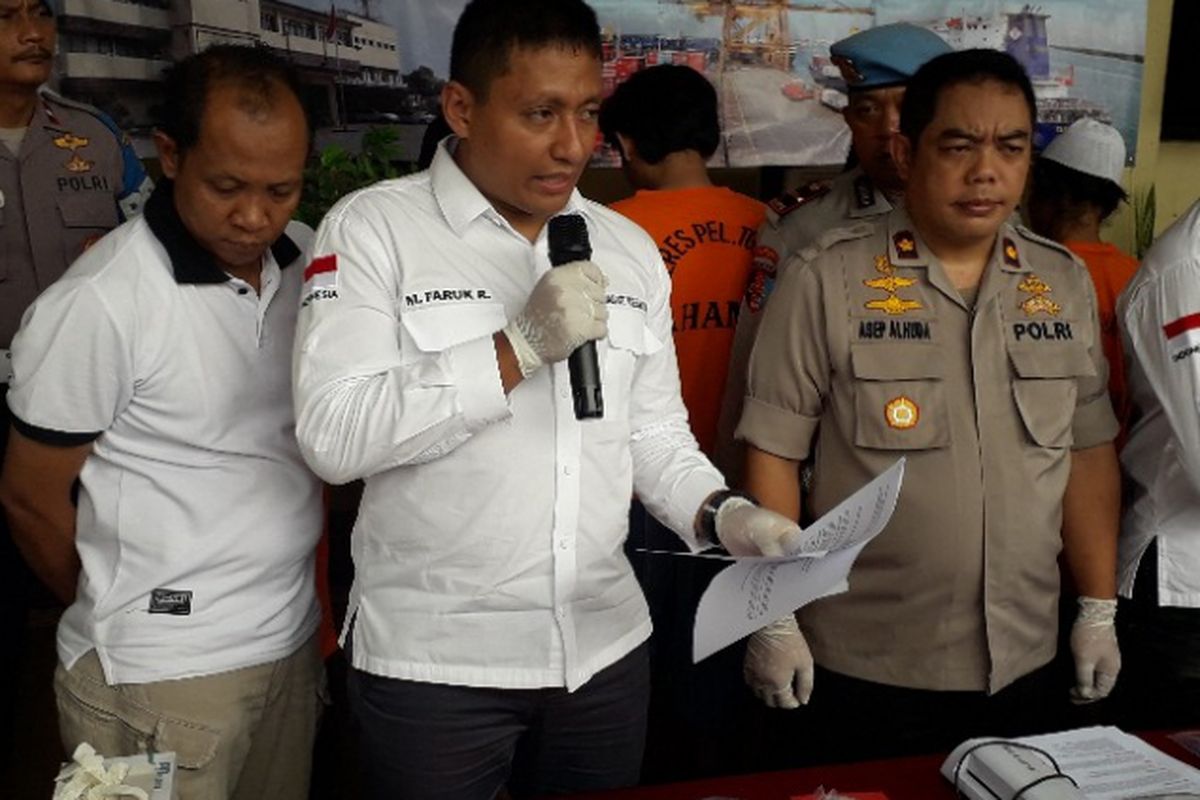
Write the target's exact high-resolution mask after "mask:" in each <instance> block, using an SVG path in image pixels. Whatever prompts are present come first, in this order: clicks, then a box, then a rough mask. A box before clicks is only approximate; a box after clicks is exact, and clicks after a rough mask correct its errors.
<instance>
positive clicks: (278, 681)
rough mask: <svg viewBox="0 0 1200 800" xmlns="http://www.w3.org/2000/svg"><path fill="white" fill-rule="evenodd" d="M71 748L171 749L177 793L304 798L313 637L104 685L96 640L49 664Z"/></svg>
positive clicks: (319, 703)
mask: <svg viewBox="0 0 1200 800" xmlns="http://www.w3.org/2000/svg"><path fill="white" fill-rule="evenodd" d="M54 691H55V696H56V698H57V701H58V720H59V728H60V731H61V734H62V740H63V746H64V747H65V748H66V750H67V754H68V756H69V755H70V754H71V753H72V752H74V750H75V748H76V747H77V746H78V745H79V744H81V743H83V742H87V743H88V744H90V745H92V747H94V748H95V749H96V752H98V753H100V754H101V755H103V756H106V757H107V756H118V755H133V754H135V753H142V752H148V751H151V750H153V751H156V752H167V751H174V752H175V754H176V759H177V761H176V764H177V771H176V776H175V786H176V791H177V795H178V799H179V800H265V798H271V799H272V800H307V798H308V784H309V777H310V775H309V773H310V771H311V766H312V748H313V739H314V738H315V736H316V730H317V722H318V720H319V719H320V715H321V710H322V708H323V707H324V698H325V697H326V692H325V671H324V665H323V664H322V662H321V656H320V652H319V649H318V644H317V639H316V637H315V636H314V637H312V638H311V639H309V640H308V641H307V642H305V643H304V644H303V645H302V646H301V647H300V648H299V649H298V650H297V651H296V652H294V653H293V654H292V655H290V656H287V657H286V658H282V659H279V660H278V661H272V662H269V663H266V664H259V665H257V666H253V667H246V668H244V669H236V670H231V671H229V672H220V673H217V674H214V675H203V676H200V677H196V678H183V679H180V680H171V681H158V682H155V683H142V684H132V683H127V684H117V685H109V684H108V683H107V682H106V681H105V679H104V673H103V672H102V671H101V668H100V659H99V657H98V656H97V655H96V651H95V650H91V651H88V652H87V653H86V654H85V655H83V656H82V657H81V658H80V659H79V660H78V661H77V662H75V665H74V666H72V667H71V669H69V670H68V669H65V668H64V667H63V665H62V664H61V663H60V664H59V665H58V669H57V670H56V671H55V674H54Z"/></svg>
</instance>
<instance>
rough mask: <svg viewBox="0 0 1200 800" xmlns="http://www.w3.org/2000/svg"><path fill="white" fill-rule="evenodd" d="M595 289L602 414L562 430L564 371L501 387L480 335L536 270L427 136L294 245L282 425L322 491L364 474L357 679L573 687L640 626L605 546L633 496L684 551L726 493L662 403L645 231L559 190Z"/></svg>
mask: <svg viewBox="0 0 1200 800" xmlns="http://www.w3.org/2000/svg"><path fill="white" fill-rule="evenodd" d="M565 213H579V214H582V215H583V217H584V219H585V220H586V222H587V228H588V232H589V235H590V240H591V245H592V249H593V256H592V260H593V261H594V262H595V263H596V264H598V265H599V266H600V268H601V269H602V270H604V272H605V274H606V275H607V276H608V281H609V284H608V309H609V321H608V328H609V334H608V337H607V339H605V340H603V341H601V342H599V343H598V354H599V360H600V364H601V380H602V383H603V392H604V418H603V419H597V420H586V421H583V422H580V421H578V420H576V419H575V414H574V411H573V407H572V401H571V388H570V378H569V374H568V368H567V365H566V363H559V364H554V365H552V366H550V367H548V368H543V369H540V370H538V371H537V372H535V373H534V374H533V375H531V376H530V377H529V378H528V379H527V380H525V381H524V382H522V383H521V384H520V385H518V386H517V387H516V388H515V389H514V390H513V391H512V392H511V393H510V394H509V395H508V396H507V397H506V396H505V393H504V390H503V388H502V386H501V382H500V376H499V370H498V367H497V362H496V353H495V347H494V345H493V342H492V335H493V333H495V332H496V331H498V330H500V329H501V328H503V327H504V325H505V322H506V320H508V319H510V318H511V317H513V316H514V315H515V314H517V313H518V312H519V311H520V310H521V309H522V308H523V307H524V305H525V302H526V301H527V300H528V299H529V294H530V292H531V291H532V289H533V286H534V284H535V283H536V282H537V280H538V278H539V277H540V276H541V275H542V274H543V273H544V272H545V271H546V270H548V269H550V262H549V258H548V254H547V241H546V231H545V230H543V231H542V233H541V234H540V235H539V236H538V239H537V241H536V242H534V243H532V244H531V243H530V242H529V240H528V239H526V238H525V237H524V236H522V235H521V234H519V233H518V232H517V231H515V230H514V229H513V228H512V227H511V226H510V225H509V224H508V222H507V221H505V220H504V218H503V217H501V216H500V214H499V213H497V212H496V211H495V210H494V209H493V208H492V206H491V205H490V204H489V203H488V201H487V199H486V198H484V196H483V195H482V194H480V193H479V190H478V189H476V188H475V186H474V185H472V184H471V182H470V180H468V178H467V177H466V176H465V175H464V174H463V173H462V171H461V170H460V169H459V168H458V166H457V165H456V164H455V163H454V159H453V157H452V156H451V155H450V153H449V151H448V150H447V145H446V144H445V143H443V145H442V146H441V147H439V150H438V153H437V155H436V157H435V159H434V162H433V165H432V167H431V169H430V170H429V171H427V172H422V173H419V174H417V175H413V176H409V177H407V178H402V179H399V180H394V181H387V182H384V183H380V184H377V185H376V186H374V187H371V188H369V189H366V190H364V191H361V192H358V193H356V194H354V195H351V196H350V197H349V198H347V199H345V200H343V201H342V202H341V203H339V204H338V205H337V206H335V207H334V209H333V210H332V211H331V212H330V213H329V215H328V216H326V218H325V220H324V221H323V222H322V223H321V227H320V229H319V230H318V233H317V238H316V240H315V241H314V243H313V255H314V260H313V262H312V264H311V265H310V266H309V268H308V275H309V279H308V282H307V283H306V285H305V289H304V299H303V300H302V303H303V304H304V307H303V309H302V310H301V312H300V321H299V323H298V327H297V332H296V335H297V353H296V364H295V385H296V419H297V424H296V430H297V436H298V437H299V439H300V445H301V448H302V449H303V450H304V454H305V456H306V457H307V458H308V459H309V462H310V463H311V464H312V465H313V468H314V469H316V470H317V472H318V473H319V474H321V475H322V476H323V477H325V478H326V479H328V480H330V481H334V482H342V481H348V480H352V479H354V478H360V477H361V478H366V491H365V493H364V495H363V499H362V505H361V507H360V509H359V515H358V520H357V522H356V524H355V528H354V538H353V552H354V563H355V570H356V571H355V584H354V588H353V590H352V592H351V597H350V609H349V613H348V615H347V618H348V620H349V619H353V618H354V617H355V615H357V622H356V623H354V648H353V661H354V666H355V667H357V668H358V669H361V670H365V671H367V672H371V673H374V674H377V675H384V676H388V677H394V678H404V679H409V680H417V681H429V682H435V683H450V684H459V685H469V686H489V687H499V688H533V687H548V686H565V687H567V688H568V689H572V690H573V689H575V688H577V687H579V686H581V685H582V684H583V683H585V682H586V681H587V680H588V679H589V678H590V677H591V676H592V675H593V674H595V673H596V672H597V671H599V670H601V669H603V668H604V667H606V666H608V665H610V664H612V663H613V662H615V661H617V660H618V659H620V658H621V657H622V656H624V655H626V654H627V653H629V652H630V651H631V650H632V649H633V648H634V647H636V646H637V645H638V644H639V643H641V642H642V641H643V640H645V639H646V637H647V636H648V635H649V633H650V619H649V615H648V613H647V610H646V603H645V600H644V599H643V597H642V594H641V590H640V588H639V586H638V583H637V580H636V579H635V577H634V575H633V570H632V569H631V567H630V565H629V562H628V560H626V558H625V555H624V552H623V550H622V542H623V540H624V538H625V536H626V533H627V528H628V514H629V501H630V497H631V495H632V494H633V492H634V491H635V490H636V492H637V494H638V495H639V496H640V497H641V499H642V500H643V502H645V504H646V505H647V507H649V508H650V510H651V511H653V512H654V514H655V516H657V517H658V518H659V519H661V520H663V522H665V523H666V524H668V525H670V526H671V527H672V528H674V529H675V530H676V531H678V532H679V533H681V534H682V535H683V536H684V538H685V539H689V540H691V537H692V526H693V522H694V519H695V515H696V512H697V510H698V509H699V507H700V505H701V503H702V502H703V501H704V498H705V497H706V496H707V495H708V494H709V493H711V492H713V491H715V490H717V489H720V488H722V486H723V485H724V484H723V481H722V479H721V476H720V474H719V473H718V472H717V471H716V470H715V469H714V468H713V467H712V465H711V464H709V462H708V460H707V459H706V458H705V457H704V456H703V455H702V454H701V453H700V451H699V449H698V448H697V446H696V441H695V439H694V438H693V437H692V434H691V430H690V429H689V427H688V423H687V414H686V412H685V411H684V407H683V402H682V400H681V399H680V395H679V375H678V369H677V367H676V362H675V350H674V345H673V344H672V339H671V312H670V307H669V303H668V300H669V297H670V291H671V286H670V280H669V278H668V276H667V272H666V270H665V269H664V267H663V265H662V260H661V258H660V257H659V254H658V250H657V248H656V247H655V244H654V242H653V240H651V239H650V237H649V236H647V235H646V233H645V232H644V231H643V230H642V229H641V228H639V227H638V226H637V225H635V224H634V223H632V222H630V221H629V220H628V219H626V218H625V217H622V216H621V215H620V214H617V213H615V212H612V211H610V210H608V209H606V208H604V207H603V206H600V205H598V204H596V203H592V202H590V201H587V200H584V199H583V198H582V197H580V196H579V195H578V193H576V194H574V195H573V196H572V198H571V200H570V202H569V203H568V206H567V208H566V209H565Z"/></svg>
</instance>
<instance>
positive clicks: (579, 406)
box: [547, 214, 604, 419]
mask: <svg viewBox="0 0 1200 800" xmlns="http://www.w3.org/2000/svg"><path fill="white" fill-rule="evenodd" d="M547 235H548V239H549V244H550V266H552V267H561V266H562V265H563V264H570V263H571V262H572V261H587V260H588V259H590V258H591V257H592V245H591V242H589V241H588V232H587V223H585V222H584V221H583V217H581V216H579V215H578V214H564V215H562V216H559V217H553V218H552V219H551V220H550V230H549V232H548V234H547ZM567 366H568V368H569V369H570V370H571V395H572V396H573V397H574V399H575V419H595V418H597V417H603V416H604V395H603V393H602V392H601V390H600V362H599V360H598V359H597V358H596V342H595V341H594V340H593V341H588V342H584V343H583V344H581V345H579V347H577V348H575V351H574V352H573V353H571V355H570V356H568V357H567Z"/></svg>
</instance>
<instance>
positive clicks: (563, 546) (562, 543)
mask: <svg viewBox="0 0 1200 800" xmlns="http://www.w3.org/2000/svg"><path fill="white" fill-rule="evenodd" d="M568 547H570V544H568V542H567V540H566V539H563V540H562V541H560V542H559V543H558V549H559V550H566V549H567V548H568Z"/></svg>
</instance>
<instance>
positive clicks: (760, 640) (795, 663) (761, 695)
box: [742, 614, 813, 708]
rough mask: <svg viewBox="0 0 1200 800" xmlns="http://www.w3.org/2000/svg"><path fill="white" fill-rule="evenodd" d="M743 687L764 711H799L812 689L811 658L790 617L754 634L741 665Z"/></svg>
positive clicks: (806, 644)
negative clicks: (784, 709) (781, 709)
mask: <svg viewBox="0 0 1200 800" xmlns="http://www.w3.org/2000/svg"><path fill="white" fill-rule="evenodd" d="M742 675H743V677H744V678H745V680H746V685H747V686H749V687H750V690H751V691H752V692H754V695H755V696H756V697H757V698H758V699H759V700H762V701H763V703H765V704H766V705H767V707H768V708H799V707H800V706H802V705H806V704H807V703H808V698H809V697H810V696H811V695H812V689H813V659H812V653H810V652H809V650H808V642H806V641H804V634H802V633H801V632H800V626H799V625H797V624H796V618H795V617H794V616H792V615H791V614H788V615H787V616H786V617H784V618H783V619H780V620H776V621H775V622H772V623H771V624H770V625H768V626H767V627H765V628H763V629H761V630H758V631H755V632H754V633H753V634H752V635H751V636H750V641H749V643H748V645H747V647H746V660H745V661H744V662H743V663H742Z"/></svg>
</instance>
